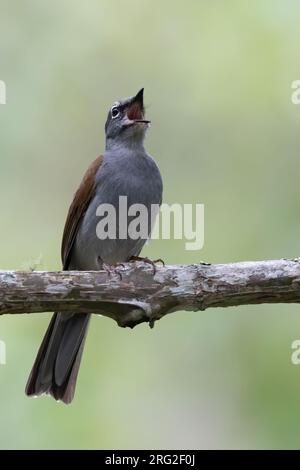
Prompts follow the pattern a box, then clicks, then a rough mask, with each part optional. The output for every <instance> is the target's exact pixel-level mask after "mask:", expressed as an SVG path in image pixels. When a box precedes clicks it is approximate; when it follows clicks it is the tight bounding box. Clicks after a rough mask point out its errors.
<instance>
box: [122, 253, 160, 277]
mask: <svg viewBox="0 0 300 470" xmlns="http://www.w3.org/2000/svg"><path fill="white" fill-rule="evenodd" d="M131 261H142V262H143V263H147V264H151V266H152V268H153V275H154V274H156V263H161V264H162V265H163V266H164V265H165V263H164V261H163V260H162V259H161V258H159V259H154V260H153V261H152V259H150V258H147V257H145V258H144V257H141V256H131V258H129V262H131Z"/></svg>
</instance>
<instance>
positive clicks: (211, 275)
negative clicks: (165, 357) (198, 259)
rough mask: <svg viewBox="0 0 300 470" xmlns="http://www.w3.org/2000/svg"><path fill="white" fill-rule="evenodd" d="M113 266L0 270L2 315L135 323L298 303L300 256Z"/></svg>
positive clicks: (138, 263)
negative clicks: (80, 316) (66, 315)
mask: <svg viewBox="0 0 300 470" xmlns="http://www.w3.org/2000/svg"><path fill="white" fill-rule="evenodd" d="M117 270H118V271H116V272H112V273H111V274H108V273H107V272H106V271H64V272H19V271H0V314H7V313H9V314H12V313H14V314H15V313H34V312H45V311H59V312H78V313H88V312H93V313H100V314H102V315H105V316H108V317H110V318H113V319H114V320H116V322H117V323H118V325H120V326H131V327H133V326H135V325H136V324H138V323H141V322H150V325H152V324H153V322H154V321H155V320H159V319H160V318H161V317H163V316H164V315H166V314H167V313H171V312H175V311H176V310H194V311H196V310H205V309H206V308H209V307H229V306H233V305H246V304H261V303H299V302H300V263H299V262H298V259H295V260H283V259H282V260H277V261H257V262H243V263H231V264H215V265H204V264H193V265H187V266H164V267H162V266H157V268H156V273H155V274H154V273H153V267H152V266H149V264H146V263H143V262H135V263H132V262H131V263H125V264H124V265H123V266H120V267H118V268H117ZM118 273H119V274H118Z"/></svg>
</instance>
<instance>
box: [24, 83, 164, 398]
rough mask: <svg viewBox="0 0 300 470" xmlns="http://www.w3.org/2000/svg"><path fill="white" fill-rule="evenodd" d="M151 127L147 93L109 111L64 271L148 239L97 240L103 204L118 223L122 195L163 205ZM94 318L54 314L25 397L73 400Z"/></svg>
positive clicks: (135, 248) (71, 221)
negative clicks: (148, 139)
mask: <svg viewBox="0 0 300 470" xmlns="http://www.w3.org/2000/svg"><path fill="white" fill-rule="evenodd" d="M149 123H150V121H147V120H146V119H145V113H144V103H143V89H142V90H140V91H139V92H138V93H137V95H136V96H134V97H130V98H126V99H122V100H120V101H117V102H115V103H114V105H113V106H112V108H111V109H110V111H109V113H108V117H107V121H106V124H105V134H106V148H105V152H104V154H103V155H102V156H100V157H98V158H97V159H96V160H95V161H94V162H93V163H92V164H91V165H90V167H89V168H88V170H87V172H86V173H85V175H84V177H83V180H82V182H81V184H80V186H79V188H78V190H77V192H76V193H75V196H74V199H73V202H72V204H71V206H70V209H69V212H68V216H67V220H66V224H65V228H64V233H63V239H62V250H61V254H62V263H63V269H64V270H100V269H102V268H103V265H104V264H105V265H116V264H117V263H121V262H125V261H129V260H130V259H131V258H134V257H137V256H138V255H139V253H140V251H141V249H142V247H143V245H144V243H145V241H146V240H145V238H142V237H139V238H135V239H133V238H130V237H129V236H127V237H126V238H123V237H122V238H121V237H119V236H118V234H117V237H116V238H115V239H110V238H106V239H99V237H98V236H97V234H96V227H97V223H98V222H99V217H98V216H97V215H96V211H97V208H98V207H99V205H100V204H112V205H113V207H115V208H116V217H117V220H119V218H120V216H122V214H120V213H119V209H118V208H119V197H120V196H127V201H128V206H131V205H132V204H143V205H144V206H146V208H148V209H149V211H150V207H151V205H152V204H156V205H160V204H161V201H162V178H161V175H160V172H159V169H158V167H157V165H156V163H155V161H154V160H153V159H152V157H150V156H149V155H148V154H147V152H146V151H145V148H144V138H145V134H146V130H147V128H148V126H149ZM150 231H151V228H150V227H149V229H148V232H149V234H150ZM128 308H132V307H128ZM90 316H91V314H90V313H88V314H81V313H76V312H74V313H67V314H66V313H64V314H62V313H59V312H57V313H54V315H53V317H52V319H51V322H50V324H49V326H48V329H47V331H46V334H45V337H44V339H43V341H42V344H41V346H40V349H39V351H38V354H37V357H36V360H35V363H34V365H33V368H32V371H31V373H30V376H29V379H28V382H27V385H26V394H27V395H34V396H36V395H41V394H50V395H52V396H53V397H54V398H55V399H56V400H62V401H63V402H64V403H70V402H71V401H72V399H73V397H74V392H75V385H76V379H77V375H78V370H79V365H80V360H81V356H82V352H83V348H84V342H85V338H86V334H87V328H88V324H89V320H90Z"/></svg>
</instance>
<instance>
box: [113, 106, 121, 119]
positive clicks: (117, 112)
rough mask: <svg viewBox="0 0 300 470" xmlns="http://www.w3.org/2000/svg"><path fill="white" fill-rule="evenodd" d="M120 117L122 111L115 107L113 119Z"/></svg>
mask: <svg viewBox="0 0 300 470" xmlns="http://www.w3.org/2000/svg"><path fill="white" fill-rule="evenodd" d="M118 116H120V110H119V108H118V107H117V106H113V107H112V108H111V117H112V118H113V119H116V118H117V117H118Z"/></svg>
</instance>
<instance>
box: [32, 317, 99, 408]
mask: <svg viewBox="0 0 300 470" xmlns="http://www.w3.org/2000/svg"><path fill="white" fill-rule="evenodd" d="M89 319H90V315H89V314H79V313H77V314H76V313H75V314H70V315H69V314H60V313H55V314H54V315H53V317H52V319H51V322H50V324H49V326H48V329H47V331H46V334H45V336H44V339H43V341H42V344H41V346H40V349H39V351H38V354H37V357H36V360H35V362H34V365H33V368H32V371H31V373H30V376H29V378H28V382H27V385H26V389H25V392H26V394H27V395H29V396H30V395H35V396H36V395H41V394H43V393H46V394H50V395H52V396H53V397H54V398H55V399H56V400H62V401H63V402H64V403H70V402H71V401H72V399H73V397H74V392H75V386H76V379H77V375H78V370H79V365H80V361H81V356H82V351H83V347H84V342H85V337H86V333H87V327H88V323H89Z"/></svg>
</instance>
